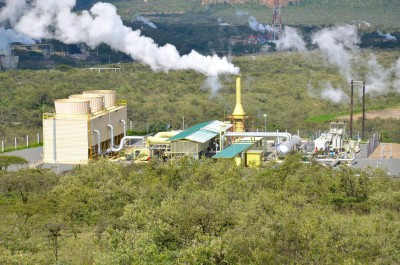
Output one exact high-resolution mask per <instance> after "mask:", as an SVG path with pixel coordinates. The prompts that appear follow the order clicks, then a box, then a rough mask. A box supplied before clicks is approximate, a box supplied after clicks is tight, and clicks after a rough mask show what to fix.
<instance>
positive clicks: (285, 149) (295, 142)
mask: <svg viewBox="0 0 400 265" xmlns="http://www.w3.org/2000/svg"><path fill="white" fill-rule="evenodd" d="M224 137H284V138H286V141H285V142H283V143H282V144H280V145H279V146H278V147H277V148H276V151H277V152H278V154H279V155H281V156H285V155H287V154H288V153H290V151H292V150H293V149H294V148H295V147H296V146H300V145H301V139H300V137H299V136H297V135H294V136H292V135H291V134H290V133H285V132H227V133H226V134H225V135H224V136H222V142H224Z"/></svg>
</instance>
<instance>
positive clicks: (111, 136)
mask: <svg viewBox="0 0 400 265" xmlns="http://www.w3.org/2000/svg"><path fill="white" fill-rule="evenodd" d="M107 127H108V128H110V134H111V135H110V138H111V139H110V140H111V148H113V147H114V127H113V126H112V125H111V124H107Z"/></svg>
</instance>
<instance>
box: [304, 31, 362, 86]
mask: <svg viewBox="0 0 400 265" xmlns="http://www.w3.org/2000/svg"><path fill="white" fill-rule="evenodd" d="M359 42H360V41H359V38H358V34H357V29H356V27H355V26H350V25H346V26H340V27H335V28H327V29H323V30H321V31H318V32H317V33H316V34H314V35H313V38H312V43H313V44H315V45H317V46H318V48H319V49H320V50H321V51H322V53H323V54H324V55H325V56H326V58H327V60H328V62H329V63H331V64H333V65H336V66H337V67H338V68H339V71H340V73H341V74H342V75H343V76H344V77H345V78H346V80H347V81H350V80H351V77H352V72H351V61H352V59H353V58H354V52H356V51H357V50H358V45H357V44H358V43H359Z"/></svg>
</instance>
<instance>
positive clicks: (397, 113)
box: [339, 107, 400, 120]
mask: <svg viewBox="0 0 400 265" xmlns="http://www.w3.org/2000/svg"><path fill="white" fill-rule="evenodd" d="M358 118H362V113H357V114H354V115H353V119H354V120H357V119H358ZM365 118H366V119H375V118H381V119H400V107H399V108H394V109H382V110H370V111H366V112H365ZM339 119H345V120H349V119H350V115H346V116H340V117H339Z"/></svg>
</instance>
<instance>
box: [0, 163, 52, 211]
mask: <svg viewBox="0 0 400 265" xmlns="http://www.w3.org/2000/svg"><path fill="white" fill-rule="evenodd" d="M57 183H58V177H57V175H56V174H55V173H53V172H52V171H49V170H42V169H23V170H19V171H17V172H15V173H12V174H11V173H6V174H4V175H2V176H0V191H2V192H3V193H16V194H19V196H20V198H21V200H22V202H23V203H24V204H26V203H27V202H28V199H29V196H30V195H31V194H40V193H43V194H44V193H46V192H47V191H49V190H50V189H51V188H52V187H53V186H54V185H55V184H57Z"/></svg>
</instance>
